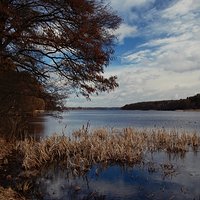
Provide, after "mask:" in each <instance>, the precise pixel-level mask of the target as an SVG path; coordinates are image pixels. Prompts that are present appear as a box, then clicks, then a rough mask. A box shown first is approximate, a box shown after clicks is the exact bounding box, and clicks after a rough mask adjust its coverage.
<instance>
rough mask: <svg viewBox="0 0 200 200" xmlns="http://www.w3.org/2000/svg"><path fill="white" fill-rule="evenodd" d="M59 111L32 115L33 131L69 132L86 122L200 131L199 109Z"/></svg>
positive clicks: (94, 126)
mask: <svg viewBox="0 0 200 200" xmlns="http://www.w3.org/2000/svg"><path fill="white" fill-rule="evenodd" d="M58 115H59V117H58V118H56V117H52V116H51V115H49V114H44V115H42V116H39V117H36V118H33V119H32V122H31V125H32V131H33V132H34V134H36V135H39V136H49V135H52V134H53V133H58V134H59V133H61V134H69V133H71V132H72V131H73V130H77V129H80V128H82V127H83V126H85V127H86V126H87V125H89V127H90V129H93V128H102V127H105V128H109V129H110V128H125V127H134V128H138V129H141V128H147V129H152V128H165V129H176V130H179V131H190V132H194V131H196V132H198V133H199V132H200V112H192V111H191V112H190V111H130V110H129V111H125V110H70V111H66V112H63V113H59V114H58Z"/></svg>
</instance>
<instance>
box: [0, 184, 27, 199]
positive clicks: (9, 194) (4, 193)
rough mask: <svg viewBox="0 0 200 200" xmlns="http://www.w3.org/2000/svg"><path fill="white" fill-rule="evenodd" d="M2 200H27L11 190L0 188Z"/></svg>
mask: <svg viewBox="0 0 200 200" xmlns="http://www.w3.org/2000/svg"><path fill="white" fill-rule="evenodd" d="M0 200H25V198H24V197H22V196H21V195H20V194H18V193H16V192H15V191H14V190H12V189H11V188H7V189H5V188H3V187H0Z"/></svg>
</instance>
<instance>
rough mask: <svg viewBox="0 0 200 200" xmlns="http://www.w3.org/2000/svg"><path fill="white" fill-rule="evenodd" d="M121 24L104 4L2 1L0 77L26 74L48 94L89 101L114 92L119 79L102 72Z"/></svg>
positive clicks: (58, 0)
mask: <svg viewBox="0 0 200 200" xmlns="http://www.w3.org/2000/svg"><path fill="white" fill-rule="evenodd" d="M120 21H121V19H120V18H119V17H118V16H117V14H116V13H115V12H114V11H113V10H112V9H111V8H110V6H109V5H106V4H105V2H103V1H102V0H1V1H0V76H4V74H5V73H8V72H13V71H15V72H16V73H22V72H26V73H28V74H29V75H30V76H32V77H34V78H35V79H36V80H37V81H38V83H40V84H41V85H42V86H43V88H45V89H46V90H49V92H51V90H50V89H51V88H54V89H55V88H56V87H59V86H61V85H62V86H65V87H64V88H70V90H72V91H73V92H75V93H77V94H82V95H84V96H86V97H89V96H90V95H91V94H92V93H98V92H102V91H109V90H112V89H114V88H115V87H117V86H118V84H117V82H116V77H115V76H112V77H109V78H106V77H104V74H103V73H104V69H105V67H106V66H108V64H109V61H110V60H111V58H112V54H113V45H114V41H115V35H114V34H113V31H114V30H115V29H117V28H118V26H119V24H120ZM58 79H59V80H60V82H58ZM5 84H6V83H5ZM2 87H3V85H1V86H0V88H2Z"/></svg>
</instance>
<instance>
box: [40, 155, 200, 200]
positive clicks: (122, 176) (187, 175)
mask: <svg viewBox="0 0 200 200" xmlns="http://www.w3.org/2000/svg"><path fill="white" fill-rule="evenodd" d="M149 159H150V160H151V159H152V160H153V161H154V162H155V163H157V165H158V166H159V164H161V163H168V162H169V160H168V155H167V154H165V153H155V154H153V157H151V158H149ZM170 162H171V163H174V164H175V165H176V166H179V168H178V172H180V174H179V173H178V174H177V175H176V176H172V177H170V176H169V177H165V179H163V176H162V171H161V168H160V170H159V171H157V172H155V173H148V172H147V169H146V168H144V169H140V168H137V167H135V168H128V170H127V171H123V170H122V169H121V168H120V167H119V166H112V167H108V168H107V169H104V170H103V171H102V172H101V173H100V174H99V176H94V174H95V169H92V170H91V172H90V173H89V174H88V176H87V179H86V178H84V177H80V178H76V179H73V178H71V179H68V178H66V175H65V172H62V171H56V172H51V173H53V175H52V176H51V175H48V176H49V177H50V178H49V179H48V178H47V179H44V178H43V179H41V185H42V187H43V191H46V194H47V195H46V196H45V198H44V199H45V200H46V199H48V198H50V199H61V198H63V199H66V198H69V197H73V198H74V199H76V198H78V199H81V198H83V197H86V196H87V195H88V194H89V193H91V192H95V193H97V194H99V195H105V196H106V199H113V198H114V199H134V198H136V199H144V198H147V196H149V195H150V194H154V197H155V195H156V196H157V197H158V199H163V198H164V199H169V198H170V197H171V196H172V194H173V195H174V196H175V199H191V198H193V197H198V195H199V186H200V169H199V166H200V155H197V156H194V154H193V153H190V152H189V153H188V154H186V156H185V157H184V159H181V158H178V157H174V158H171V159H170ZM191 173H193V176H192V175H191ZM87 180H88V181H87ZM76 187H78V188H80V190H78V191H76ZM73 198H72V199H73ZM150 199H154V198H153V196H152V198H150Z"/></svg>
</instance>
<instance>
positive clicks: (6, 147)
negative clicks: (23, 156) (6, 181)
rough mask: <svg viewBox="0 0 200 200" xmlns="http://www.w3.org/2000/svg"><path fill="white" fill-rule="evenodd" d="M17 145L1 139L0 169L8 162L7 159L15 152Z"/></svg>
mask: <svg viewBox="0 0 200 200" xmlns="http://www.w3.org/2000/svg"><path fill="white" fill-rule="evenodd" d="M14 148H15V145H14V143H13V142H8V141H6V140H5V139H3V138H0V168H1V165H2V164H4V163H6V162H7V159H6V157H7V156H8V155H9V154H10V153H11V152H12V151H13V149H14Z"/></svg>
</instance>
